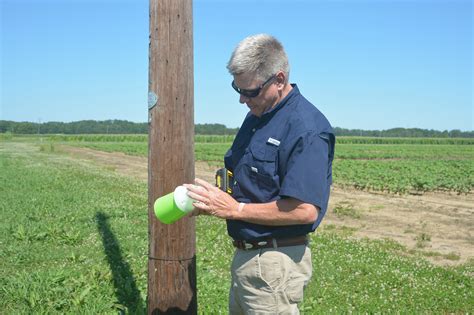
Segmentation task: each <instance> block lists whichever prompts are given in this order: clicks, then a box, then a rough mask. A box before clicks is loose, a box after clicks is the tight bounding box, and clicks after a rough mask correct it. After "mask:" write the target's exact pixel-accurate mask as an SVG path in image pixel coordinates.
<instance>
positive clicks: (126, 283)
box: [95, 212, 146, 314]
mask: <svg viewBox="0 0 474 315" xmlns="http://www.w3.org/2000/svg"><path fill="white" fill-rule="evenodd" d="M95 219H96V222H97V229H98V230H99V233H100V236H101V237H102V245H103V246H104V253H105V255H106V257H107V262H108V263H109V266H110V270H111V271H112V278H113V283H114V287H115V296H116V297H117V301H118V303H119V304H120V305H123V306H125V307H126V308H127V313H129V314H145V312H146V310H145V307H144V303H143V300H142V298H141V296H140V291H139V290H138V288H137V284H136V282H135V278H134V277H133V273H132V270H131V268H130V265H129V264H128V263H127V262H126V261H125V260H124V259H123V257H122V250H121V249H120V245H119V241H118V240H117V238H116V237H115V235H114V233H113V232H112V230H111V229H110V225H109V222H108V221H107V220H108V219H109V217H108V216H107V215H106V214H104V213H102V212H97V213H96V214H95Z"/></svg>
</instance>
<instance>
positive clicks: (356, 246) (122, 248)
mask: <svg viewBox="0 0 474 315" xmlns="http://www.w3.org/2000/svg"><path fill="white" fill-rule="evenodd" d="M14 140H15V139H10V140H6V141H3V142H2V143H1V147H0V169H1V170H2V171H1V172H0V181H1V183H2V185H1V188H0V191H1V196H2V198H1V199H0V210H1V212H0V232H1V234H0V248H1V249H0V261H1V266H2V268H1V269H0V309H1V313H5V314H17V313H21V314H31V313H34V314H51V313H53V314H54V313H57V314H63V313H81V314H96V313H98V314H116V313H117V312H119V311H123V312H125V313H131V314H135V313H138V314H139V313H142V312H143V308H144V307H145V305H146V277H147V274H146V268H147V266H146V264H147V237H148V236H147V187H146V184H145V183H143V182H141V181H138V180H133V179H130V178H127V177H124V176H119V175H117V174H116V173H115V172H113V170H110V169H107V168H104V167H99V166H97V165H94V164H90V163H87V162H85V161H78V160H75V159H73V158H72V157H70V156H68V155H65V154H62V153H61V152H60V151H59V150H55V149H54V148H55V143H58V142H54V143H49V142H42V143H38V142H36V140H35V142H30V140H28V139H24V140H23V141H14ZM216 147H219V145H216ZM217 150H219V149H217ZM460 150H461V149H460ZM58 151H59V152H58ZM467 151H468V153H467V154H468V155H469V154H472V151H471V150H467ZM428 152H431V151H430V150H428ZM416 154H418V152H417V153H416ZM427 154H429V153H427ZM456 154H458V155H459V156H460V157H461V160H462V159H466V157H465V156H464V154H466V153H463V152H462V150H461V153H459V152H458V153H456ZM456 154H454V155H456ZM454 155H453V156H454ZM453 156H450V159H453ZM343 160H344V159H340V161H343ZM453 160H456V159H453ZM471 161H472V159H471ZM471 167H472V166H471ZM196 231H197V253H196V255H197V266H198V270H197V275H198V304H199V312H200V313H201V314H219V313H221V314H226V313H227V290H228V285H229V274H228V267H229V263H230V258H231V255H232V247H231V245H230V241H229V240H228V237H227V236H226V229H225V224H224V223H223V222H222V221H220V220H217V219H214V218H209V217H198V219H197V227H196ZM209 244H213V245H209ZM311 247H312V249H313V267H314V276H313V278H312V282H311V283H310V285H309V287H308V289H307V291H306V294H305V300H304V303H303V304H302V305H301V311H302V313H304V314H326V313H328V314H340V313H349V312H355V313H406V314H413V313H459V314H461V313H473V312H474V304H473V303H472V301H474V293H473V292H474V290H473V289H474V288H473V284H474V261H472V260H471V261H469V262H468V263H467V264H464V265H461V266H458V267H439V266H434V265H432V264H430V263H428V262H427V261H426V260H424V259H422V258H419V257H418V258H416V257H408V256H407V255H406V249H405V248H404V247H403V246H401V245H400V244H398V243H396V242H393V241H390V240H384V241H369V240H359V241H357V240H353V239H350V238H348V237H346V235H345V234H344V233H340V232H338V231H337V230H334V229H331V228H329V226H328V228H325V229H324V228H323V229H321V230H318V231H317V233H315V234H314V235H312V243H311Z"/></svg>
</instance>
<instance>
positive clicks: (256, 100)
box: [234, 73, 279, 117]
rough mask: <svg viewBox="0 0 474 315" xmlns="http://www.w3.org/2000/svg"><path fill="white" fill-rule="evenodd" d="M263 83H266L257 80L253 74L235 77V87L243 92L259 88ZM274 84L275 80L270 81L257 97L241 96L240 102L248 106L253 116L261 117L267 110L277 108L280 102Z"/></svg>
mask: <svg viewBox="0 0 474 315" xmlns="http://www.w3.org/2000/svg"><path fill="white" fill-rule="evenodd" d="M269 79H270V78H269ZM263 83H265V81H262V80H258V79H256V78H255V75H253V74H246V73H244V74H239V75H235V76H234V84H235V86H237V87H238V88H239V89H242V90H253V89H256V88H259V87H260V86H262V84H263ZM273 83H274V80H270V81H268V82H267V84H265V85H264V86H263V87H262V89H261V90H260V93H259V94H258V95H257V96H255V97H247V96H244V95H242V94H240V99H239V102H240V103H241V104H246V105H247V107H248V108H249V109H250V111H251V112H252V114H253V115H255V116H257V117H261V116H262V114H263V113H264V112H265V111H266V110H268V109H270V108H272V107H273V106H275V105H276V104H277V103H278V101H279V97H278V89H277V87H276V86H275V84H273Z"/></svg>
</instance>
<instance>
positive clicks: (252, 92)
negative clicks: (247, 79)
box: [232, 75, 275, 98]
mask: <svg viewBox="0 0 474 315" xmlns="http://www.w3.org/2000/svg"><path fill="white" fill-rule="evenodd" d="M274 78H275V75H272V76H271V77H270V78H268V80H267V81H265V82H263V84H262V85H260V86H259V87H258V88H256V89H252V90H244V89H241V88H239V87H238V86H237V85H235V82H234V81H232V87H233V88H234V90H235V91H236V92H237V93H239V94H240V95H243V96H245V97H248V98H252V97H256V96H258V94H260V91H261V90H262V89H263V87H264V86H265V85H267V84H268V83H269V82H270V81H271V80H273V79H274Z"/></svg>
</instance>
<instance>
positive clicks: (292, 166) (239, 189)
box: [224, 84, 335, 240]
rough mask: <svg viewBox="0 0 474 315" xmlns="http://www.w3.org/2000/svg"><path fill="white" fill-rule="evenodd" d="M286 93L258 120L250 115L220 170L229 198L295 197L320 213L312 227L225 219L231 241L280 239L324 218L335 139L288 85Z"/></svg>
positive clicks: (318, 114)
mask: <svg viewBox="0 0 474 315" xmlns="http://www.w3.org/2000/svg"><path fill="white" fill-rule="evenodd" d="M292 86H293V89H292V90H291V91H290V93H289V94H288V95H287V96H286V97H285V98H284V99H283V100H281V101H280V102H279V103H278V104H277V105H276V106H274V107H273V108H272V109H270V110H268V111H267V112H265V113H264V114H263V115H262V116H261V117H257V116H254V115H252V114H251V113H249V114H248V115H247V117H246V118H245V120H244V122H243V124H242V126H241V128H240V129H239V132H238V133H237V136H236V137H235V140H234V142H233V144H232V147H231V148H230V149H229V150H228V151H227V153H226V155H225V157H224V160H225V166H226V168H228V169H229V170H231V171H232V172H233V174H234V183H233V192H232V196H233V197H234V198H235V199H236V200H237V201H239V202H244V203H267V202H271V201H275V200H279V199H283V198H295V199H298V200H300V201H302V202H305V203H309V204H313V205H315V206H316V207H318V208H320V213H319V215H318V218H317V220H316V221H315V222H314V223H312V224H299V225H288V226H267V225H261V224H254V223H249V222H245V221H240V220H227V230H228V233H229V235H230V236H231V237H232V238H234V239H236V240H250V239H260V238H267V237H275V238H285V237H292V236H299V235H304V234H307V233H309V232H312V231H314V230H315V229H316V227H317V226H318V225H319V223H320V222H321V220H322V218H323V216H324V215H325V213H326V209H327V204H328V200H329V191H330V185H331V183H332V160H333V157H334V144H335V136H334V132H333V129H332V127H331V125H330V123H329V122H328V120H327V119H326V117H324V115H323V114H322V113H321V112H320V111H319V110H318V109H317V108H316V107H315V106H314V105H312V104H311V103H310V102H309V101H308V100H306V99H305V98H304V97H303V96H302V95H301V94H300V92H299V89H298V87H297V86H296V85H293V84H292Z"/></svg>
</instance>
